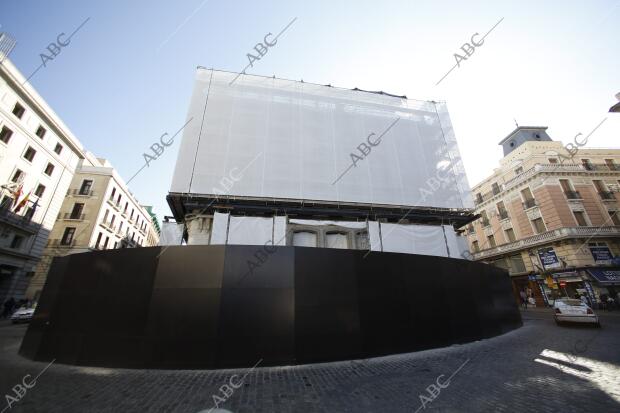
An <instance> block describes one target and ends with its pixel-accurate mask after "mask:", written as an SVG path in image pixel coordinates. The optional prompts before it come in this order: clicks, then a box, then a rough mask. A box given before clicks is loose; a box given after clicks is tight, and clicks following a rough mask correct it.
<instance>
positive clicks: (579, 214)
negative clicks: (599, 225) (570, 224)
mask: <svg viewBox="0 0 620 413" xmlns="http://www.w3.org/2000/svg"><path fill="white" fill-rule="evenodd" d="M573 215H574V216H575V221H577V225H579V226H580V227H587V226H588V222H587V221H586V215H585V213H584V212H583V211H573Z"/></svg>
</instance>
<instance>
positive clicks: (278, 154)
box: [171, 68, 473, 208]
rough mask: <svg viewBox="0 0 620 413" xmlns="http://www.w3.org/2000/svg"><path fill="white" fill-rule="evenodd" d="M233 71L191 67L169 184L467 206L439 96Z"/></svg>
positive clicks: (210, 190) (177, 188)
mask: <svg viewBox="0 0 620 413" xmlns="http://www.w3.org/2000/svg"><path fill="white" fill-rule="evenodd" d="M235 76H237V74H235V73H228V72H220V71H213V70H207V69H202V68H199V69H198V70H197V73H196V82H195V86H194V91H193V95H192V99H191V103H190V108H189V113H188V118H187V119H188V120H190V122H189V124H188V125H187V126H186V127H185V129H184V130H183V140H182V143H181V146H180V150H179V155H178V159H177V163H176V168H175V173H174V177H173V182H172V186H171V192H184V193H199V194H221V193H222V192H224V193H226V194H228V195H235V196H253V197H266V198H293V199H306V200H321V201H328V202H358V203H365V204H391V205H411V206H434V207H447V208H471V207H473V204H472V202H471V196H470V194H469V185H468V184H467V179H466V176H465V173H464V170H463V167H462V163H461V159H460V155H459V151H458V147H457V145H456V140H455V138H454V133H453V130H452V126H451V124H450V119H449V116H448V113H447V110H446V106H445V104H444V103H436V102H429V101H417V100H407V99H403V98H398V97H393V96H388V95H381V94H375V93H368V92H362V91H354V90H347V89H339V88H333V87H327V86H320V85H314V84H310V83H301V82H297V81H291V80H282V79H275V78H266V77H261V76H253V75H243V76H240V77H239V78H238V79H237V80H236V81H235V83H233V84H232V85H230V82H231V81H232V80H233V79H234V78H235ZM396 119H398V122H396V123H395V124H393V123H394V121H395V120H396ZM391 124H393V127H392V128H391V129H390V130H389V131H388V132H387V133H386V134H385V135H384V136H382V137H381V138H380V136H381V134H382V133H383V132H384V131H386V129H387V128H388V127H389V126H390V125H391ZM373 133H374V135H371V134H373ZM369 136H370V138H369ZM368 138H369V139H370V141H372V142H373V143H374V144H376V143H377V142H378V141H379V139H380V143H379V144H377V145H376V146H373V147H372V150H371V152H369V153H367V156H366V155H364V154H363V153H360V152H359V150H358V149H357V148H358V147H359V146H360V145H361V144H362V143H365V144H366V145H368V144H369V139H368ZM365 152H367V150H365ZM351 154H355V155H356V156H359V157H361V158H363V159H361V160H358V159H356V162H355V166H354V167H352V168H350V170H349V171H348V172H347V173H346V174H344V175H343V176H342V178H341V179H340V180H339V181H338V182H337V183H335V184H333V183H334V181H336V179H337V178H338V176H339V175H341V173H342V172H343V171H345V170H346V169H347V168H349V167H350V166H351V165H352V156H351ZM230 177H232V178H233V179H229V178H230ZM222 179H228V181H229V182H231V183H232V184H231V185H227V187H226V188H225V190H223V189H222V188H221V187H222V185H221V182H222ZM438 180H439V181H440V182H441V185H436V182H437V181H438Z"/></svg>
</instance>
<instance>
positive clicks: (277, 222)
mask: <svg viewBox="0 0 620 413" xmlns="http://www.w3.org/2000/svg"><path fill="white" fill-rule="evenodd" d="M286 219H287V218H286V217H282V216H276V217H274V218H273V244H274V245H286V238H287V237H286Z"/></svg>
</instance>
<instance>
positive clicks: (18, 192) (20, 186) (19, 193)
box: [11, 184, 24, 206]
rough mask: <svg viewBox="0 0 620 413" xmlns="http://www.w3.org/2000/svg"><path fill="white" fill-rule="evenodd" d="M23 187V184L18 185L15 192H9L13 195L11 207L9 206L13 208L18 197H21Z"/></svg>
mask: <svg viewBox="0 0 620 413" xmlns="http://www.w3.org/2000/svg"><path fill="white" fill-rule="evenodd" d="M23 187H24V184H19V186H18V187H17V189H16V190H15V191H11V192H12V193H13V205H11V206H15V205H16V204H17V200H18V199H19V197H20V196H22V193H23V192H24V191H23Z"/></svg>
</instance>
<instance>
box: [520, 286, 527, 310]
mask: <svg viewBox="0 0 620 413" xmlns="http://www.w3.org/2000/svg"><path fill="white" fill-rule="evenodd" d="M519 294H520V295H521V304H522V305H523V307H525V309H526V310H527V294H526V293H525V290H521V292H520V293H519Z"/></svg>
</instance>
